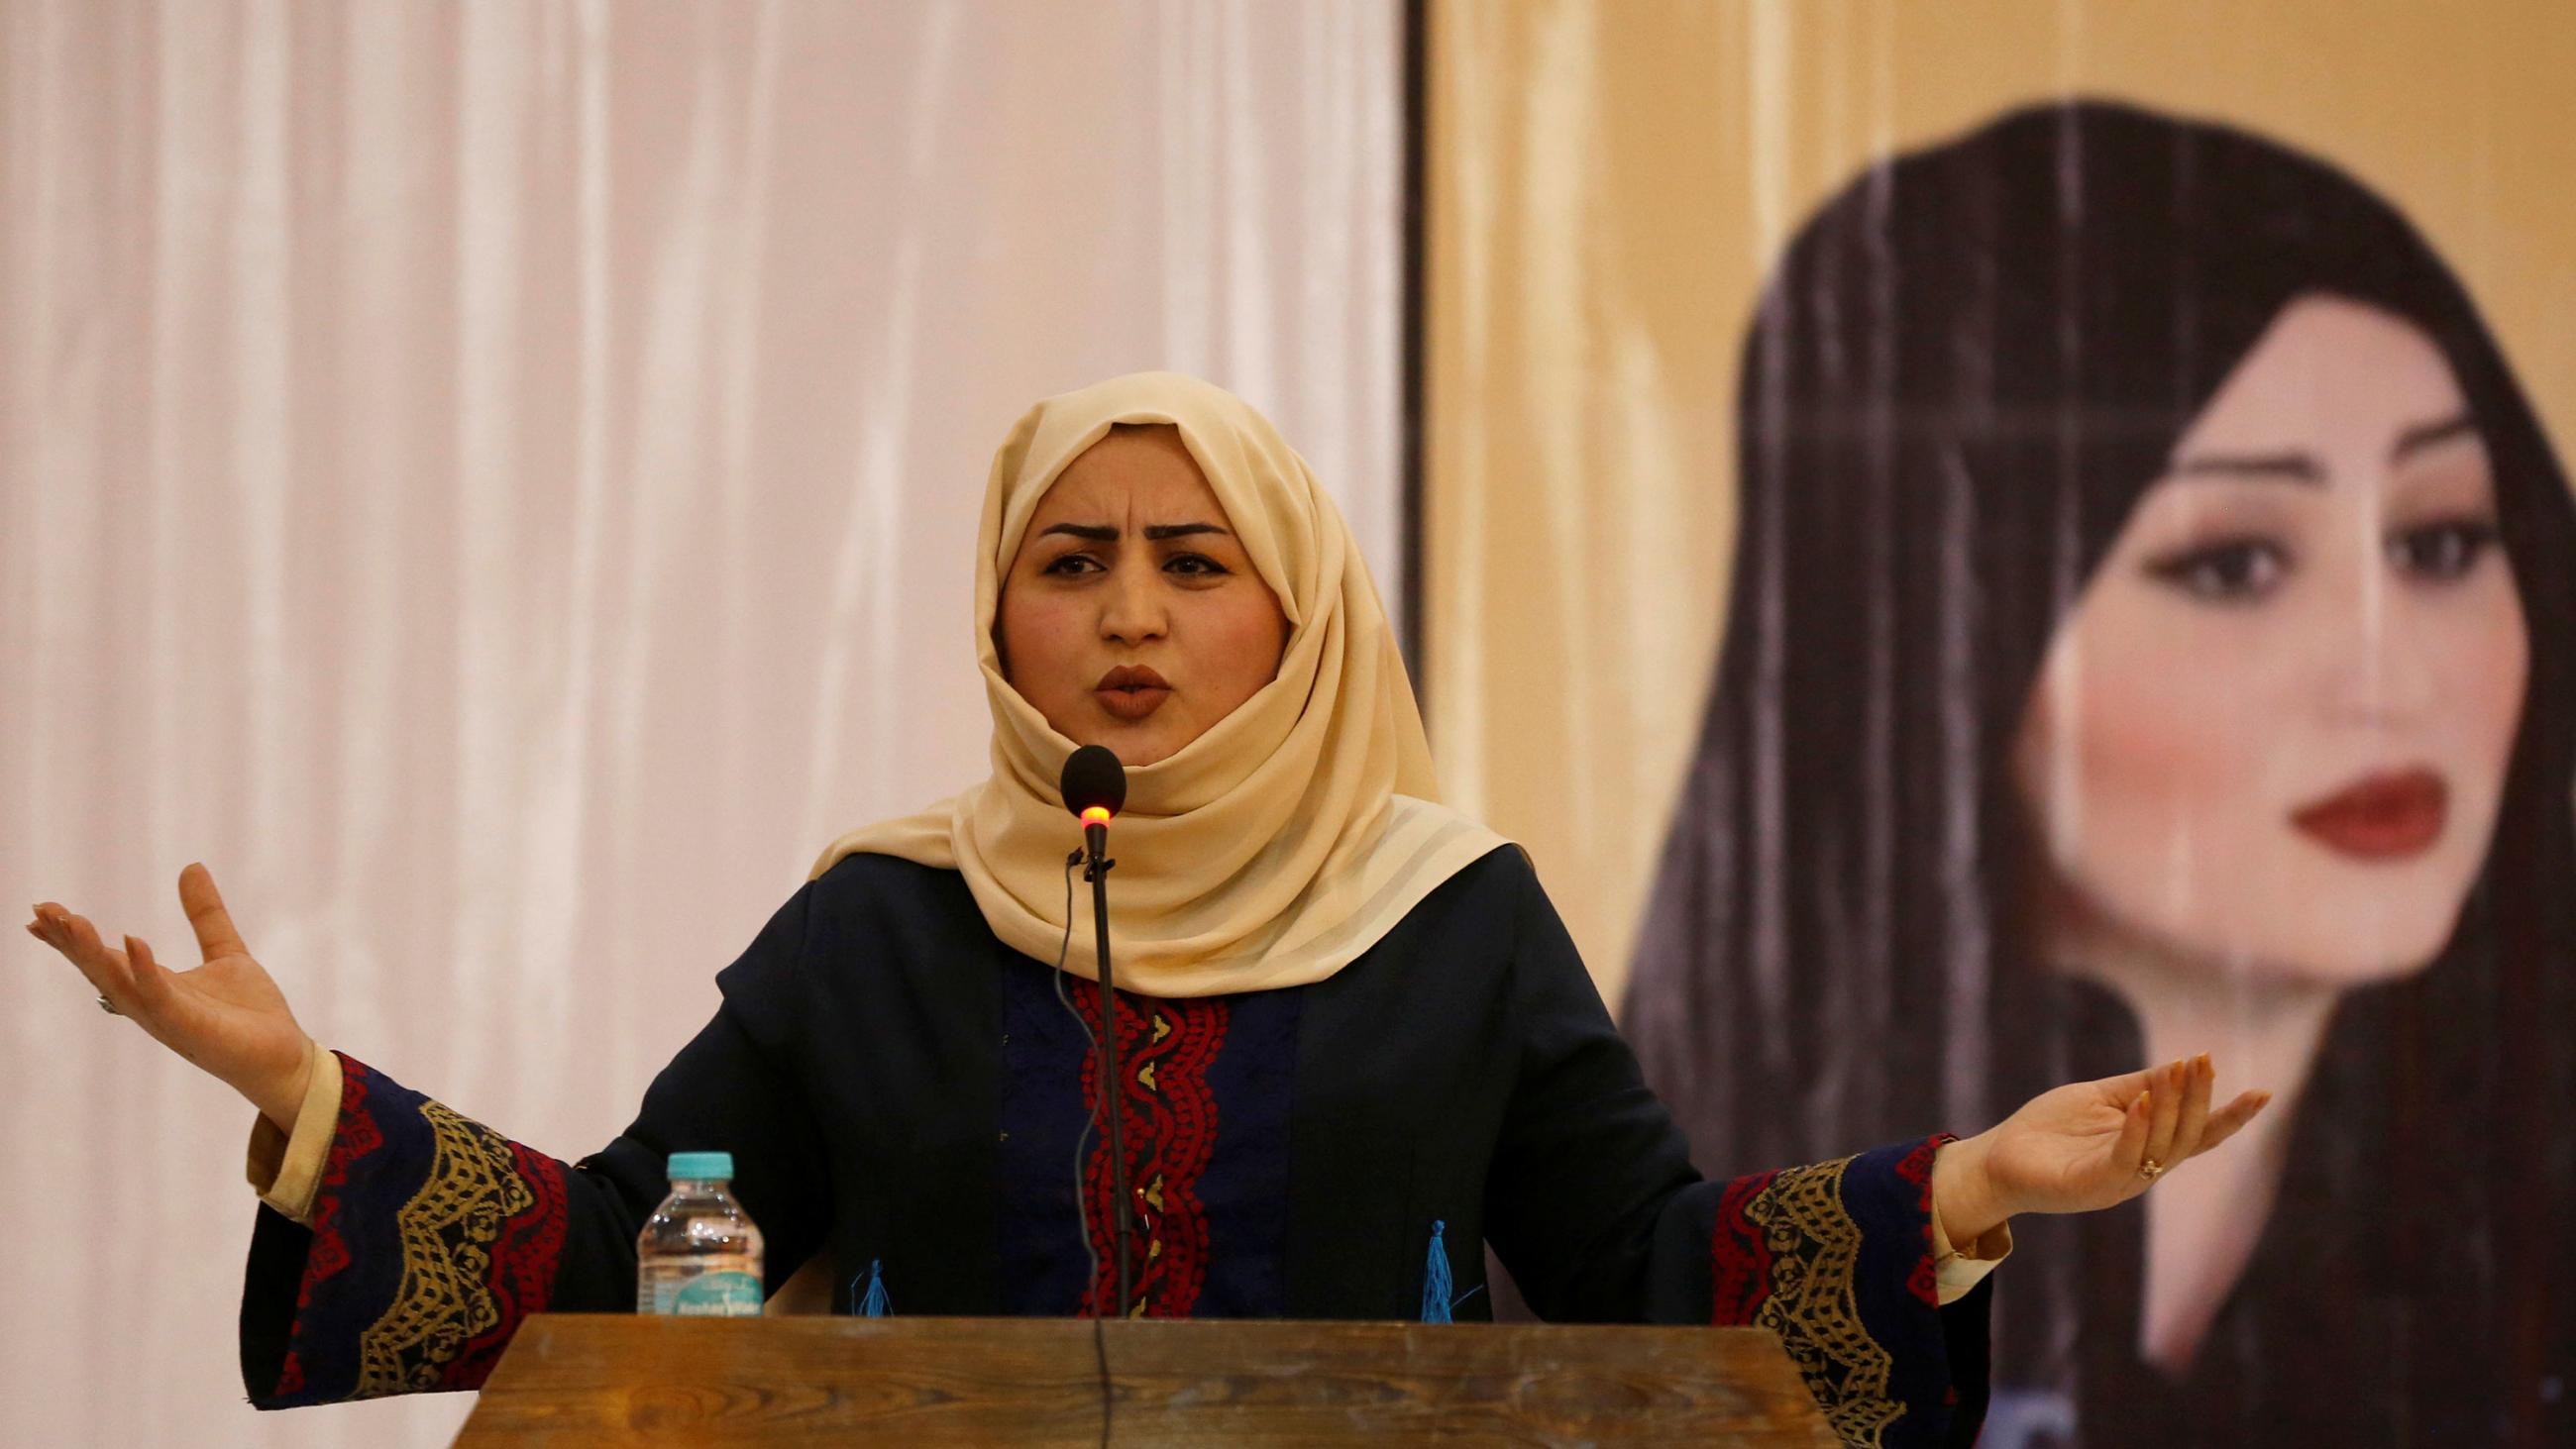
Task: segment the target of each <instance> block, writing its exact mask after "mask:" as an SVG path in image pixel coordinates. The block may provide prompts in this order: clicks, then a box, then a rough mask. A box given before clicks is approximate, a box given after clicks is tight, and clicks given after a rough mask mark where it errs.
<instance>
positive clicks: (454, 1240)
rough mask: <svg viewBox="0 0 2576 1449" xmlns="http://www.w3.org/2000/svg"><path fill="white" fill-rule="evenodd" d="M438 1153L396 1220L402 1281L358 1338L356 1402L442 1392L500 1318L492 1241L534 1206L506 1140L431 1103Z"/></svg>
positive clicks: (426, 1113) (427, 1109) (426, 1112)
mask: <svg viewBox="0 0 2576 1449" xmlns="http://www.w3.org/2000/svg"><path fill="white" fill-rule="evenodd" d="M420 1113H421V1116H423V1117H425V1118H427V1119H428V1121H429V1125H430V1131H431V1136H432V1137H433V1139H434V1141H435V1147H434V1151H433V1155H432V1158H431V1162H430V1169H429V1176H428V1178H427V1179H426V1180H425V1181H423V1182H422V1183H421V1185H420V1189H419V1191H417V1192H415V1193H413V1194H412V1196H411V1200H410V1201H409V1202H406V1203H404V1204H403V1205H402V1208H401V1210H400V1211H398V1212H397V1213H395V1215H394V1223H395V1226H396V1228H397V1230H398V1231H399V1232H400V1233H401V1235H402V1252H403V1268H402V1282H401V1284H400V1286H399V1287H397V1288H396V1289H395V1290H394V1301H393V1304H392V1306H391V1307H389V1308H387V1309H386V1310H385V1311H384V1313H383V1315H382V1316H380V1317H378V1318H377V1319H376V1321H375V1322H374V1323H373V1324H371V1325H369V1326H368V1328H367V1330H366V1332H364V1333H362V1334H360V1335H359V1336H358V1386H357V1392H356V1393H355V1394H353V1395H351V1397H353V1398H360V1399H365V1398H373V1397H376V1396H377V1395H380V1394H399V1393H406V1392H417V1391H419V1390H423V1389H429V1388H434V1387H436V1386H437V1383H438V1375H439V1371H440V1370H441V1369H443V1368H444V1367H446V1366H447V1364H448V1363H449V1362H451V1361H453V1360H454V1359H455V1357H456V1356H457V1354H459V1353H461V1352H463V1351H464V1348H465V1345H466V1343H467V1342H468V1341H469V1340H471V1339H472V1338H473V1337H474V1336H475V1335H476V1334H478V1333H482V1332H484V1331H486V1330H488V1329H490V1328H491V1327H492V1326H493V1325H494V1324H496V1323H498V1322H499V1321H500V1318H501V1310H500V1307H499V1305H497V1304H496V1303H494V1302H493V1301H492V1290H491V1273H492V1256H491V1244H492V1240H493V1239H495V1238H497V1237H499V1236H500V1235H501V1225H502V1224H503V1223H504V1222H506V1221H508V1220H509V1219H510V1218H511V1217H512V1216H513V1215H514V1214H517V1213H521V1212H525V1211H526V1210H527V1209H528V1207H529V1206H530V1205H531V1204H532V1203H534V1202H535V1201H536V1196H535V1194H533V1193H531V1192H530V1191H529V1190H528V1185H527V1183H525V1182H523V1181H521V1180H520V1177H519V1172H518V1167H517V1164H516V1162H515V1160H514V1159H513V1158H512V1157H511V1155H510V1144H509V1141H508V1139H506V1138H504V1137H502V1136H501V1134H499V1133H498V1132H495V1131H493V1130H492V1129H490V1128H489V1127H486V1126H484V1125H482V1124H481V1123H479V1122H474V1121H471V1120H469V1119H467V1118H464V1117H460V1116H458V1115H457V1114H456V1113H454V1112H452V1111H450V1110H448V1109H447V1108H445V1107H442V1106H440V1105H439V1104H438V1103H436V1102H423V1103H421V1106H420Z"/></svg>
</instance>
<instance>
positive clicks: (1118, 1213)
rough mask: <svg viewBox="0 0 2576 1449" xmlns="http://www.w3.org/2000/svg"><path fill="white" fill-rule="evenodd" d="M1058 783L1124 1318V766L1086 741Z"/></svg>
mask: <svg viewBox="0 0 2576 1449" xmlns="http://www.w3.org/2000/svg"><path fill="white" fill-rule="evenodd" d="M1056 787H1057V788H1058V789H1059V790H1061V791H1062V792H1063V794H1064V808H1065V809H1067V810H1070V811H1072V812H1073V814H1074V818H1076V819H1078V820H1080V821H1081V822H1082V849H1080V850H1077V851H1075V852H1073V854H1072V855H1071V856H1069V857H1068V858H1067V859H1066V860H1065V865H1066V866H1067V867H1068V868H1070V867H1071V866H1072V865H1073V864H1074V863H1075V862H1076V861H1081V860H1085V859H1086V858H1087V859H1088V861H1089V865H1088V867H1087V868H1086V869H1085V870H1084V871H1083V873H1082V875H1083V879H1085V880H1087V881H1089V882H1091V929H1092V944H1093V948H1094V950H1095V951H1096V952H1097V953H1098V956H1099V960H1100V1021H1101V1031H1100V1042H1099V1054H1100V1077H1099V1080H1100V1107H1101V1112H1102V1115H1104V1116H1106V1117H1107V1118H1108V1119H1109V1198H1110V1214H1111V1217H1110V1224H1111V1227H1110V1236H1111V1237H1112V1238H1113V1239H1115V1240H1116V1242H1117V1259H1118V1288H1117V1293H1116V1294H1115V1298H1116V1301H1117V1308H1118V1316H1119V1317H1120V1318H1125V1317H1126V1316H1127V1307H1128V1304H1127V1264H1128V1262H1129V1259H1130V1257H1131V1256H1132V1255H1131V1253H1130V1249H1129V1243H1130V1239H1131V1237H1132V1235H1133V1233H1134V1231H1135V1228H1134V1219H1133V1217H1132V1216H1131V1215H1130V1214H1131V1212H1132V1210H1133V1208H1134V1204H1133V1203H1131V1202H1129V1201H1128V1198H1127V1142H1126V1135H1125V1133H1124V1132H1122V1131H1121V1130H1120V1123H1121V1122H1122V1121H1124V1120H1125V1118H1126V1116H1127V1113H1126V1111H1125V1107H1126V1095H1127V1090H1126V1089H1127V1079H1126V1078H1125V1077H1124V1076H1123V1075H1121V1074H1120V1072H1119V1070H1118V985H1117V981H1116V978H1115V977H1113V976H1112V975H1111V974H1110V969H1109V868H1110V867H1111V866H1113V865H1116V864H1117V863H1118V862H1116V861H1114V860H1111V859H1109V822H1110V821H1111V820H1112V819H1115V818H1116V817H1117V814H1118V811H1119V808H1120V807H1122V806H1124V805H1125V804H1126V803H1127V767H1126V766H1125V765H1122V764H1120V763H1119V762H1118V756H1117V755H1116V754H1114V753H1112V752H1111V751H1110V750H1109V749H1107V748H1106V747H1104V746H1101V745H1084V746H1083V747H1082V748H1080V749H1078V750H1075V751H1074V752H1073V754H1072V756H1071V757H1070V758H1068V759H1066V760H1065V762H1064V773H1063V775H1062V776H1060V777H1059V778H1058V779H1057V781H1056Z"/></svg>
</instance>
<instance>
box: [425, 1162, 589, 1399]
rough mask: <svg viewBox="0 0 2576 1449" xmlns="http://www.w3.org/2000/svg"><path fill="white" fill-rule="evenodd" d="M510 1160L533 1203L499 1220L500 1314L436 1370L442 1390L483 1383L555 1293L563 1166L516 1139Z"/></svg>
mask: <svg viewBox="0 0 2576 1449" xmlns="http://www.w3.org/2000/svg"><path fill="white" fill-rule="evenodd" d="M510 1160H511V1163H512V1165H513V1166H514V1167H515V1168H516V1169H517V1170H518V1174H519V1178H520V1180H521V1181H522V1182H525V1183H526V1184H527V1187H528V1193H529V1196H530V1197H531V1198H533V1199H534V1201H532V1202H530V1203H529V1205H528V1206H527V1208H526V1209H525V1210H523V1211H521V1212H519V1213H517V1214H515V1215H513V1216H512V1217H511V1218H510V1220H509V1221H508V1222H506V1223H504V1224H502V1225H501V1235H500V1237H498V1238H497V1239H495V1240H494V1241H493V1243H492V1273H491V1280H490V1281H491V1286H492V1304H493V1307H495V1308H496V1309H498V1310H499V1312H500V1316H499V1317H498V1318H497V1319H496V1320H495V1321H494V1322H493V1324H492V1327H491V1328H489V1329H487V1330H485V1331H484V1332H482V1333H480V1334H477V1335H475V1336H474V1337H473V1338H472V1339H469V1340H467V1342H466V1344H465V1347H464V1348H463V1349H462V1350H460V1351H459V1352H458V1353H457V1356H456V1358H455V1360H454V1361H453V1362H451V1363H449V1364H448V1365H447V1367H446V1368H444V1369H441V1370H440V1371H439V1375H438V1386H439V1387H440V1388H442V1389H479V1388H481V1387H483V1381H484V1380H485V1379H486V1378H489V1377H491V1374H492V1369H493V1366H494V1365H496V1364H498V1363H499V1362H500V1361H501V1351H502V1350H503V1349H505V1348H507V1347H509V1345H510V1335H512V1334H514V1333H516V1332H518V1331H519V1324H520V1323H521V1322H522V1321H524V1320H525V1319H526V1318H527V1316H528V1315H529V1314H531V1313H543V1312H544V1311H545V1309H546V1304H547V1302H548V1301H549V1300H550V1299H552V1297H553V1296H554V1282H555V1268H556V1267H557V1265H558V1264H559V1263H560V1262H561V1261H562V1258H563V1245H564V1230H565V1226H566V1224H567V1222H568V1221H569V1218H570V1213H569V1211H568V1209H567V1203H568V1201H569V1194H568V1192H567V1191H566V1188H565V1185H564V1170H563V1164H562V1163H560V1162H557V1161H555V1160H554V1159H553V1158H551V1157H548V1156H546V1155H545V1154H544V1153H542V1152H531V1151H529V1150H528V1149H527V1148H525V1147H522V1146H520V1145H519V1144H518V1143H516V1142H513V1143H511V1144H510Z"/></svg>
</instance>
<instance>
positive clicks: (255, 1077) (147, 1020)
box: [27, 865, 311, 1125]
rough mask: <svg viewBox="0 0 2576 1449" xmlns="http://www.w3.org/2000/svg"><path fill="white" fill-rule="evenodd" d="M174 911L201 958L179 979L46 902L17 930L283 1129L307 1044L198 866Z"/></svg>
mask: <svg viewBox="0 0 2576 1449" xmlns="http://www.w3.org/2000/svg"><path fill="white" fill-rule="evenodd" d="M179 902H180V904H181V905H182V906H184V907H185V908H186V909H187V912H188V924H189V925H190V926H191V927H192V928H194V929H195V931H196V935H197V947H198V950H199V952H200V953H201V954H202V955H203V956H204V958H205V961H204V964H203V965H200V966H196V967H192V968H190V969H188V970H185V971H173V970H171V969H169V968H168V967H166V966H163V965H162V964H161V963H160V962H159V961H158V960H157V959H156V958H155V957H154V956H153V954H152V948H151V946H149V945H148V944H146V943H145V942H144V941H143V940H142V939H140V938H139V937H135V936H127V937H125V938H124V948H123V949H122V950H119V949H117V948H115V947H112V946H109V945H108V944H107V943H106V942H105V941H104V940H103V939H101V938H100V936H99V933H98V930H97V928H96V927H94V926H92V925H91V924H90V923H89V921H88V920H87V919H85V918H83V917H81V916H79V915H75V914H74V913H72V912H71V911H68V910H66V909H64V908H63V907H62V906H60V905H57V904H55V903H53V902H50V901H49V902H46V903H44V904H42V905H39V906H37V907H36V919H35V920H33V921H31V922H29V923H28V924H27V931H28V934H30V935H32V936H34V937H35V938H36V939H38V940H40V941H43V942H44V943H45V944H47V945H49V946H52V947H53V948H54V949H55V950H57V951H60V952H62V953H63V955H64V956H65V957H67V958H69V959H70V961H71V963H72V964H73V965H74V966H77V967H79V968H80V972H81V974H82V975H83V976H85V977H87V978H88V979H89V984H90V985H91V986H92V987H94V988H96V989H97V991H98V994H99V995H100V996H101V997H104V998H105V999H106V1000H107V1002H108V1004H109V1005H110V1006H112V1007H114V1008H115V1010H116V1011H117V1013H118V1014H119V1015H121V1016H124V1017H126V1018H127V1019H129V1020H131V1021H132V1022H133V1023H134V1024H135V1025H136V1026H139V1027H141V1028H143V1030H144V1031H146V1032H148V1033H150V1035H151V1037H152V1039H153V1040H155V1041H157V1042H159V1043H161V1044H162V1045H163V1046H166V1047H168V1048H169V1049H170V1050H172V1051H174V1052H177V1053H178V1054H179V1055H181V1056H183V1057H185V1058H187V1059H188V1060H189V1061H191V1062H194V1063H196V1064H197V1065H198V1066H199V1067H201V1068H203V1069H204V1070H206V1071H207V1072H208V1073H211V1074H212V1075H214V1076H215V1077H218V1078H220V1079H222V1080H223V1081H224V1082H226V1083H228V1084H230V1085H231V1086H232V1087H233V1088H234V1090H236V1091H238V1092H240V1093H241V1094H242V1095H243V1096H245V1097H248V1098H249V1099H250V1100H251V1102H252V1103H253V1104H254V1105H256V1106H257V1107H258V1108H259V1109H260V1110H261V1111H262V1112H265V1113H267V1114H268V1115H269V1116H270V1117H271V1118H273V1119H276V1120H278V1121H279V1122H280V1123H281V1125H286V1124H291V1123H292V1121H293V1114H294V1109H295V1106H296V1105H297V1104H298V1102H299V1101H300V1099H301V1097H302V1095H303V1084H304V1076H305V1072H306V1069H307V1065H308V1061H309V1053H310V1050H311V1042H310V1039H309V1038H307V1037H306V1035H305V1033H304V1028H303V1027H302V1026H300V1025H298V1024H297V1022H296V1020H295V1013H294V1011H293V1010H291V1009H290V1008H289V1007H288V1006H287V1004H286V996H285V993H283V992H281V991H279V990H278V989H277V983H276V982H275V981H273V980H271V979H270V978H269V974H268V972H267V971H266V970H264V969H262V968H261V966H260V964H259V962H257V961H255V960H253V959H251V954H250V952H249V951H248V950H247V949H246V948H244V946H243V945H242V939H241V935H240V933H239V932H237V931H235V930H234V929H233V922H232V916H231V914H230V913H228V912H227V911H226V910H225V909H224V901H223V897H222V896H221V895H220V894H218V893H217V892H216V890H215V878H214V875H213V873H212V872H210V871H208V870H207V869H206V868H205V867H204V866H203V865H190V866H189V867H188V868H187V869H186V870H184V871H181V872H180V873H179Z"/></svg>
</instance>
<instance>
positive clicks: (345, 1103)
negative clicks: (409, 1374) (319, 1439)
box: [270, 1052, 385, 1398]
mask: <svg viewBox="0 0 2576 1449" xmlns="http://www.w3.org/2000/svg"><path fill="white" fill-rule="evenodd" d="M333 1055H334V1056H338V1057H339V1058H340V1120H339V1123H338V1124H337V1125H336V1126H335V1127H334V1128H333V1130H332V1135H331V1153H330V1156H328V1157H327V1158H325V1159H323V1167H322V1186H321V1187H320V1189H318V1190H317V1191H316V1192H315V1193H314V1195H313V1242H312V1244H311V1245H310V1246H309V1247H307V1248H306V1249H305V1252H304V1281H303V1283H302V1284H300V1285H299V1286H298V1287H297V1289H296V1291H295V1327H294V1328H293V1329H292V1330H290V1331H289V1332H288V1334H287V1348H286V1361H285V1363H284V1364H282V1365H281V1366H280V1367H279V1369H278V1374H277V1388H276V1389H275V1391H274V1392H273V1393H272V1394H271V1395H270V1397H272V1398H285V1397H287V1396H289V1395H292V1394H294V1393H296V1392H298V1391H299V1390H301V1389H302V1388H303V1387H304V1363H303V1360H302V1359H301V1358H300V1357H299V1356H298V1355H297V1352H296V1349H295V1340H296V1339H298V1338H301V1337H303V1336H304V1315H305V1313H306V1311H307V1310H309V1309H311V1308H312V1307H313V1290H314V1289H315V1288H317V1287H319V1286H320V1285H321V1283H322V1282H323V1280H324V1279H327V1278H329V1277H330V1276H331V1275H333V1274H335V1273H337V1272H339V1271H340V1270H341V1269H343V1268H346V1267H348V1266H349V1244H348V1241H347V1240H346V1239H344V1238H342V1237H341V1236H340V1194H339V1192H338V1191H337V1189H339V1188H343V1187H346V1186H348V1184H349V1166H350V1164H352V1163H354V1162H356V1161H357V1160H358V1159H359V1158H361V1157H364V1156H366V1155H367V1154H368V1153H370V1152H373V1151H375V1150H376V1149H377V1148H379V1147H382V1146H384V1145H385V1134H384V1132H383V1131H382V1129H380V1128H378V1127H377V1126H376V1118H375V1114H373V1113H371V1112H369V1111H368V1110H367V1080H368V1078H369V1077H370V1076H372V1075H373V1073H371V1072H369V1071H368V1070H367V1069H366V1067H365V1066H364V1065H363V1064H361V1063H360V1062H359V1061H358V1060H357V1058H355V1057H352V1056H348V1055H346V1054H345V1053H338V1052H335V1053H333Z"/></svg>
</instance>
